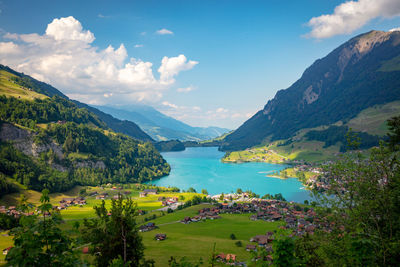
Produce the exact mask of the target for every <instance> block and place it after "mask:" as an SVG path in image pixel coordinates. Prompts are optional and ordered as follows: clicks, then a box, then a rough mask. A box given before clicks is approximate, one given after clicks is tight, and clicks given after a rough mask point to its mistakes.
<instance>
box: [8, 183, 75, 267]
mask: <svg viewBox="0 0 400 267" xmlns="http://www.w3.org/2000/svg"><path fill="white" fill-rule="evenodd" d="M48 193H49V191H48V190H44V191H43V193H42V197H41V198H40V202H41V203H42V204H41V205H40V206H39V207H38V210H39V211H40V213H41V215H42V216H39V215H29V216H22V217H21V219H20V225H19V226H18V227H16V228H14V229H12V234H13V235H14V247H13V248H12V249H11V250H10V252H9V253H8V254H7V257H6V260H7V262H8V264H9V265H10V266H57V265H58V266H71V267H72V266H78V265H81V262H80V260H79V258H78V255H77V251H76V250H74V245H75V244H74V243H73V240H72V239H71V238H70V237H69V236H68V234H67V233H65V232H64V231H62V230H61V229H60V224H61V222H62V220H61V217H60V215H59V214H58V213H57V212H52V214H51V215H50V213H49V212H50V211H52V205H51V204H50V203H49V202H50V199H49V196H48ZM25 207H27V206H25Z"/></svg>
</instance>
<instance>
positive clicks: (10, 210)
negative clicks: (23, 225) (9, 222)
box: [0, 206, 34, 218]
mask: <svg viewBox="0 0 400 267" xmlns="http://www.w3.org/2000/svg"><path fill="white" fill-rule="evenodd" d="M0 213H3V214H6V215H9V216H13V217H14V218H19V217H20V216H21V215H25V216H29V215H33V214H34V213H33V212H21V211H19V210H17V207H16V206H9V207H8V208H6V206H0Z"/></svg>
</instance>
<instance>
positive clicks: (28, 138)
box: [0, 123, 64, 159]
mask: <svg viewBox="0 0 400 267" xmlns="http://www.w3.org/2000/svg"><path fill="white" fill-rule="evenodd" d="M34 137H35V133H32V132H30V131H28V130H25V129H22V128H19V127H16V126H14V125H12V124H10V123H3V124H2V125H1V129H0V140H1V141H7V142H11V143H12V144H13V146H14V147H15V148H16V149H18V150H20V151H21V152H22V153H24V154H25V155H28V156H34V157H38V156H39V155H40V153H42V152H47V151H49V150H50V149H51V150H53V152H54V153H55V154H56V156H57V157H58V158H59V159H63V158H64V154H63V152H62V149H61V147H60V146H59V145H58V144H56V143H55V142H54V141H51V142H50V143H47V144H37V143H35V142H34Z"/></svg>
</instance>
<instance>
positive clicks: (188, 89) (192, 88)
mask: <svg viewBox="0 0 400 267" xmlns="http://www.w3.org/2000/svg"><path fill="white" fill-rule="evenodd" d="M193 90H194V87H193V86H189V87H185V88H178V89H176V91H177V92H179V93H189V92H191V91H193Z"/></svg>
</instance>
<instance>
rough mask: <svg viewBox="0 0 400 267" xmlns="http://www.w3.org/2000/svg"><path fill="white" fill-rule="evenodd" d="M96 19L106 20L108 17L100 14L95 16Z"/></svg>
mask: <svg viewBox="0 0 400 267" xmlns="http://www.w3.org/2000/svg"><path fill="white" fill-rule="evenodd" d="M97 17H98V18H101V19H106V18H109V17H110V16H106V15H103V14H101V13H100V14H98V15H97Z"/></svg>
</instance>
